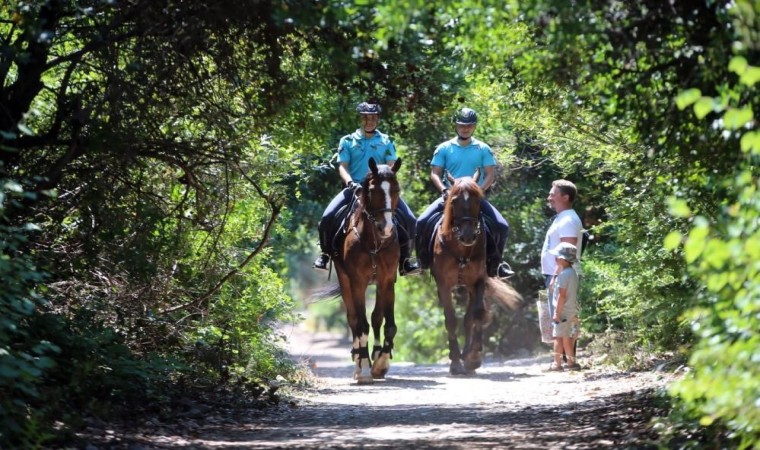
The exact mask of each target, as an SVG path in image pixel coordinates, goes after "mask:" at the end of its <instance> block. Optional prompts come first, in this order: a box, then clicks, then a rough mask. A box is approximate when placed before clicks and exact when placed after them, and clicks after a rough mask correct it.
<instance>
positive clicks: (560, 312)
mask: <svg viewBox="0 0 760 450" xmlns="http://www.w3.org/2000/svg"><path fill="white" fill-rule="evenodd" d="M577 252H578V249H577V248H576V247H575V246H574V245H573V244H570V243H568V242H560V244H559V245H557V246H556V247H555V248H554V249H552V250H551V251H550V253H551V254H552V255H554V258H555V260H556V261H557V266H558V267H557V272H558V273H557V274H555V276H554V279H553V280H552V282H551V285H550V287H549V295H550V301H551V302H552V305H553V306H554V308H552V309H553V310H554V317H552V322H553V324H554V325H553V330H552V336H554V363H553V364H552V365H551V366H550V367H549V371H552V372H561V371H562V370H563V369H562V354H563V353H564V354H566V355H567V369H568V370H580V368H581V367H580V365H579V364H578V363H577V362H576V361H575V348H574V344H575V342H574V341H575V338H576V337H578V326H579V324H580V320H579V319H578V312H579V311H578V274H577V273H576V272H575V269H573V263H574V262H575V260H576V255H577Z"/></svg>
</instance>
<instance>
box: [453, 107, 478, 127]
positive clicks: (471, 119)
mask: <svg viewBox="0 0 760 450" xmlns="http://www.w3.org/2000/svg"><path fill="white" fill-rule="evenodd" d="M454 123H456V124H459V125H472V124H475V123H478V114H477V113H476V112H475V111H474V110H472V109H470V108H462V109H460V110H459V111H457V113H456V115H455V116H454Z"/></svg>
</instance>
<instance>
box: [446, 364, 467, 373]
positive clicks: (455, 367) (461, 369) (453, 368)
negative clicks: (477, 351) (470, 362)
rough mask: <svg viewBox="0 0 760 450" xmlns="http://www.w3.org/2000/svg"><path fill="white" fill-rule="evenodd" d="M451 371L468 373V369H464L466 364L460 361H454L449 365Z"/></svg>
mask: <svg viewBox="0 0 760 450" xmlns="http://www.w3.org/2000/svg"><path fill="white" fill-rule="evenodd" d="M449 373H450V374H451V375H467V371H465V370H464V366H462V363H461V362H460V361H457V362H452V363H451V366H449Z"/></svg>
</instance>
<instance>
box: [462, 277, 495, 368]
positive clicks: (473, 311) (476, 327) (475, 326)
mask: <svg viewBox="0 0 760 450" xmlns="http://www.w3.org/2000/svg"><path fill="white" fill-rule="evenodd" d="M467 291H468V293H469V295H470V298H469V301H468V302H467V312H466V313H465V317H464V329H465V344H464V354H463V355H462V359H463V360H464V368H465V370H466V371H467V372H468V373H473V372H475V369H477V368H479V367H480V365H481V364H482V363H483V329H484V328H485V326H486V324H487V323H488V322H489V317H488V314H489V313H488V307H487V306H486V303H485V280H480V281H478V282H476V283H475V285H474V286H472V287H470V288H468V289H467Z"/></svg>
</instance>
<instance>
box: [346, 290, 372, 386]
mask: <svg viewBox="0 0 760 450" xmlns="http://www.w3.org/2000/svg"><path fill="white" fill-rule="evenodd" d="M358 284H361V286H357V283H354V284H353V285H352V287H351V292H352V299H353V304H354V309H355V311H356V317H355V320H354V325H353V328H352V330H353V331H354V342H353V348H352V349H351V354H352V356H353V359H354V362H355V363H356V366H355V367H354V379H355V380H356V381H357V382H358V383H359V384H370V383H372V382H373V379H372V375H371V373H370V370H371V368H372V363H371V362H370V359H369V322H368V321H367V309H366V304H365V301H366V290H367V285H366V284H363V283H358Z"/></svg>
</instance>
